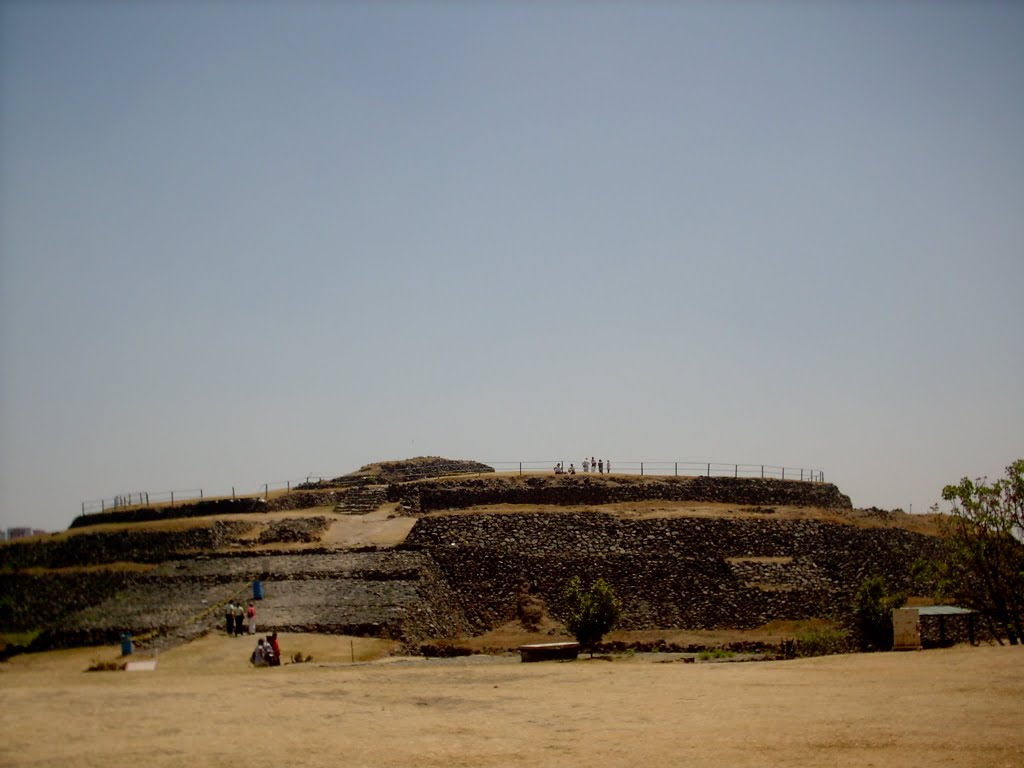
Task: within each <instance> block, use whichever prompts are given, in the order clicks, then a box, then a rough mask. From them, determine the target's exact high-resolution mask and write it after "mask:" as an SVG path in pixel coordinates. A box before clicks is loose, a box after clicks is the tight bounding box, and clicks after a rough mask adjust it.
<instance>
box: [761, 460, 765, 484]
mask: <svg viewBox="0 0 1024 768" xmlns="http://www.w3.org/2000/svg"><path fill="white" fill-rule="evenodd" d="M761 479H762V480H764V464H762V465H761Z"/></svg>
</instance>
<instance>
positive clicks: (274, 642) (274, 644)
mask: <svg viewBox="0 0 1024 768" xmlns="http://www.w3.org/2000/svg"><path fill="white" fill-rule="evenodd" d="M270 647H271V648H273V649H274V656H276V657H277V663H278V664H280V663H281V643H280V641H279V640H278V639H277V632H275V633H274V634H272V635H271V636H270Z"/></svg>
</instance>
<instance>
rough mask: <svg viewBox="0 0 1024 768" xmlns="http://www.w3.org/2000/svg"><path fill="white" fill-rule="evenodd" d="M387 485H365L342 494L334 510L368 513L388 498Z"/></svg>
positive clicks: (348, 513) (345, 513)
mask: <svg viewBox="0 0 1024 768" xmlns="http://www.w3.org/2000/svg"><path fill="white" fill-rule="evenodd" d="M387 494H388V487H387V486H386V485H363V486H359V487H356V488H349V489H348V490H346V491H344V492H343V493H341V494H340V498H339V500H338V503H337V504H336V505H335V507H334V511H335V512H338V513H339V514H342V515H368V514H370V513H371V512H374V511H375V510H377V509H378V508H379V507H380V506H381V505H383V504H386V503H387V500H388V495H387Z"/></svg>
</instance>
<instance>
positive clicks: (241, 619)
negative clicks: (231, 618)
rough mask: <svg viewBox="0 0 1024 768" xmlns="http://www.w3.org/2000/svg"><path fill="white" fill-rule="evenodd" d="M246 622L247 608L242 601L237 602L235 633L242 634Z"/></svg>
mask: <svg viewBox="0 0 1024 768" xmlns="http://www.w3.org/2000/svg"><path fill="white" fill-rule="evenodd" d="M244 624H245V609H244V608H243V607H242V604H241V603H235V634H236V635H241V634H242V632H243V630H244V629H245V627H244Z"/></svg>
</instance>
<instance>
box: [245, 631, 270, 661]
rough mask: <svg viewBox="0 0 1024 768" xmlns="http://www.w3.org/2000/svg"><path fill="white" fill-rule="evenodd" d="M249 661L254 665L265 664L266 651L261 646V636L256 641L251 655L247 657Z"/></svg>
mask: <svg viewBox="0 0 1024 768" xmlns="http://www.w3.org/2000/svg"><path fill="white" fill-rule="evenodd" d="M249 661H250V662H252V664H253V666H255V667H265V666H267V652H266V649H265V648H264V647H263V638H262V637H261V638H260V639H259V641H258V642H257V643H256V650H254V651H253V652H252V656H250V657H249Z"/></svg>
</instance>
